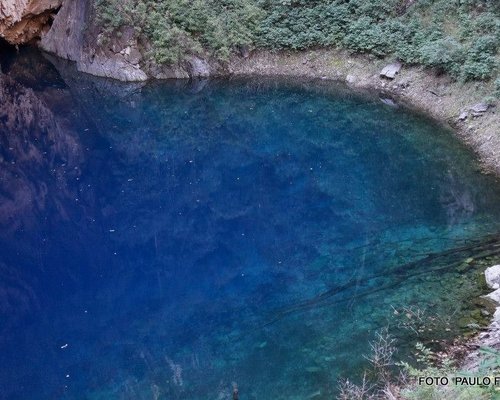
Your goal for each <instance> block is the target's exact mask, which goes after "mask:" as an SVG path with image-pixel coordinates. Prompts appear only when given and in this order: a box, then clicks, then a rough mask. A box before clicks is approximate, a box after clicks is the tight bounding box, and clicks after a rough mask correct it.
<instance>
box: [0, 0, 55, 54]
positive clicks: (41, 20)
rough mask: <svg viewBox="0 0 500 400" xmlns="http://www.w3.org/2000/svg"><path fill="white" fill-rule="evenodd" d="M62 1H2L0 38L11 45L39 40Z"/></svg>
mask: <svg viewBox="0 0 500 400" xmlns="http://www.w3.org/2000/svg"><path fill="white" fill-rule="evenodd" d="M62 1H63V0H2V1H1V2H0V36H1V37H3V38H4V39H5V40H7V42H9V43H11V44H22V43H27V42H29V41H31V40H33V39H36V38H40V37H41V36H42V35H43V34H44V32H46V31H47V30H48V29H49V28H50V24H51V22H52V19H53V17H54V13H55V12H56V11H57V10H58V8H59V7H61V4H62Z"/></svg>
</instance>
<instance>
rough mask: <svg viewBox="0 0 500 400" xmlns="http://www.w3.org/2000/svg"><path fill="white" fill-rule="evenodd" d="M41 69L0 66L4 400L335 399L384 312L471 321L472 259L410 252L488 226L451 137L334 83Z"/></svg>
mask: <svg viewBox="0 0 500 400" xmlns="http://www.w3.org/2000/svg"><path fill="white" fill-rule="evenodd" d="M6 60H7V59H6ZM57 67H58V69H56V68H55V67H54V66H53V65H52V64H50V63H49V62H48V61H46V60H45V59H44V58H42V57H41V56H40V55H39V54H36V53H35V54H33V53H30V52H22V53H21V54H20V55H17V56H13V57H12V58H8V61H5V60H4V64H3V65H2V71H3V73H2V74H1V80H0V89H1V97H0V106H1V109H0V110H1V111H0V140H1V143H0V227H1V230H0V317H1V318H0V388H1V389H0V391H1V392H0V399H9V400H12V399H31V400H38V399H92V400H97V399H190V400H198V399H203V400H206V399H219V400H223V399H231V387H232V385H233V382H234V383H236V384H237V385H238V387H239V392H240V399H242V400H247V399H248V400H250V399H255V400H257V399H258V400H265V399H274V400H278V399H287V400H293V399H309V398H311V399H312V398H314V399H330V398H332V396H334V395H335V393H336V391H337V380H338V378H339V377H352V378H355V377H356V376H358V377H359V376H360V373H361V371H362V370H363V368H364V367H365V366H366V361H365V359H364V358H363V354H366V353H367V352H368V351H369V344H368V343H369V341H370V340H372V339H373V338H374V334H375V332H377V330H379V329H381V328H383V327H385V326H388V325H389V326H392V325H391V324H393V325H394V324H395V322H394V321H393V316H394V309H398V308H401V307H416V306H418V307H420V308H422V309H428V310H432V312H433V313H435V315H436V316H441V317H442V318H443V320H444V318H445V317H449V316H453V315H457V316H461V317H462V318H465V319H467V318H468V315H469V314H468V313H469V311H470V310H469V308H468V307H469V306H470V302H471V301H473V297H474V296H475V295H477V291H476V285H475V283H474V282H475V280H474V279H473V278H474V276H475V272H474V271H472V272H468V270H466V269H465V268H451V269H449V268H448V269H439V270H433V265H432V263H415V264H412V262H413V261H415V260H419V259H422V257H425V256H426V255H427V254H429V253H435V252H439V251H444V250H447V249H450V248H453V247H457V246H460V245H463V244H464V243H468V242H469V241H470V239H472V238H478V237H483V236H485V235H489V234H494V233H497V232H498V231H499V227H500V202H499V201H498V199H499V198H500V197H499V196H500V186H499V185H498V183H497V182H495V181H494V179H493V178H491V177H487V176H484V175H481V174H480V173H479V172H478V168H477V164H476V162H475V160H474V157H473V155H472V154H471V153H470V152H469V151H468V150H467V149H465V148H464V147H463V146H462V145H460V144H459V143H458V142H457V140H456V139H455V138H454V137H453V136H452V135H451V134H450V132H448V131H446V130H444V129H443V128H441V127H440V126H437V125H436V124H435V123H433V122H431V121H429V120H427V119H425V118H423V117H422V116H419V115H417V114H415V113H412V112H409V111H406V110H404V109H402V108H393V107H389V106H387V105H385V104H383V103H382V102H381V101H380V99H379V98H378V97H377V96H374V95H371V94H360V93H353V92H351V91H349V90H347V89H345V88H343V87H341V86H336V85H334V84H332V83H325V82H311V81H304V82H302V81H297V80H294V81H293V82H290V81H286V80H273V79H267V80H266V79H255V78H253V79H250V78H249V79H236V80H224V81H208V82H207V81H205V82H184V81H182V82H162V83H151V84H147V85H142V84H141V85H136V84H129V85H126V84H120V83H116V82H110V81H106V80H102V79H98V78H92V77H89V76H85V75H80V74H78V73H77V72H75V71H73V70H72V68H71V67H66V66H61V65H58V66H57ZM468 310H469V311H468ZM396 324H397V323H396ZM436 329H437V331H436V332H434V333H430V334H429V338H430V337H432V336H433V335H437V336H439V335H441V336H440V337H442V338H451V337H452V336H453V335H455V334H457V333H459V332H460V329H461V327H460V326H458V325H457V324H451V325H450V326H447V327H446V329H444V327H442V329H441V330H439V328H436ZM394 333H395V334H396V335H397V336H398V340H399V341H400V343H401V346H402V354H401V357H404V344H405V343H408V346H410V343H411V341H412V340H415V339H416V338H415V337H414V335H413V334H412V332H409V331H408V332H405V331H404V330H401V329H394ZM412 335H413V336H412Z"/></svg>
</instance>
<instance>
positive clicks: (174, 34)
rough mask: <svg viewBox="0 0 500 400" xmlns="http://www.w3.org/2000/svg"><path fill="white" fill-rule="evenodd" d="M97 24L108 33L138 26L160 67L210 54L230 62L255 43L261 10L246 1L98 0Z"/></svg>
mask: <svg viewBox="0 0 500 400" xmlns="http://www.w3.org/2000/svg"><path fill="white" fill-rule="evenodd" d="M96 9H97V21H98V22H100V23H101V24H103V25H104V26H105V27H106V28H107V31H108V32H111V33H113V32H116V31H117V29H118V28H119V27H120V26H124V25H128V26H133V27H135V28H136V30H137V31H138V32H140V33H142V34H143V35H144V36H145V37H146V38H147V39H148V40H149V42H150V43H151V45H152V47H153V50H152V56H153V57H154V59H155V60H156V61H157V62H158V63H167V64H171V63H176V62H179V61H181V60H182V59H183V58H184V57H185V56H186V55H189V54H199V53H202V52H203V51H207V52H209V53H210V55H212V56H214V57H216V58H218V59H221V60H225V59H227V57H228V56H229V54H230V52H231V51H232V50H234V49H235V48H237V47H238V46H243V45H250V44H252V43H253V41H254V39H255V38H254V34H255V31H256V30H257V26H258V24H259V20H260V17H261V12H262V11H261V10H260V9H259V8H258V7H256V6H255V5H254V4H253V3H252V2H249V1H245V0H222V1H218V0H192V1H191V0H169V1H155V0H138V1H137V0H135V1H134V0H125V1H123V0H97V3H96Z"/></svg>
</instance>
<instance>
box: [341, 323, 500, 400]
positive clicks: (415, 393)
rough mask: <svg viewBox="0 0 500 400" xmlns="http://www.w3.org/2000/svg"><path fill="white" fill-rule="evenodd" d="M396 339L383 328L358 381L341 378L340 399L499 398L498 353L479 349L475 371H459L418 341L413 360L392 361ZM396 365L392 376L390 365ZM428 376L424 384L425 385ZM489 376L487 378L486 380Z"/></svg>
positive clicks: (435, 399)
mask: <svg viewBox="0 0 500 400" xmlns="http://www.w3.org/2000/svg"><path fill="white" fill-rule="evenodd" d="M395 342H396V341H395V339H394V338H393V337H392V336H391V335H390V334H388V331H387V330H382V331H381V332H379V333H378V334H377V336H376V339H375V340H374V341H373V342H371V354H370V356H367V357H366V358H367V360H368V361H369V362H370V369H369V370H367V371H365V373H364V375H363V378H362V380H361V382H360V383H359V384H355V383H352V382H350V381H349V380H342V381H340V383H339V391H340V395H339V400H382V399H384V400H387V399H394V400H396V399H401V400H456V399H461V400H492V399H500V388H499V387H498V385H495V379H494V377H495V376H498V373H499V371H500V352H499V351H497V350H495V349H492V348H487V347H484V348H481V349H480V357H479V365H478V368H477V371H475V372H474V373H471V372H464V371H461V370H460V369H459V368H458V367H457V366H456V365H455V364H456V363H455V361H454V360H453V359H451V358H450V357H449V356H447V355H446V354H442V353H441V354H440V353H435V352H433V351H432V350H430V349H429V348H427V347H425V346H424V345H423V344H421V343H417V345H416V354H415V356H416V357H415V358H416V362H417V364H418V365H419V367H414V366H412V365H410V364H408V363H405V362H401V363H396V362H394V354H395V352H396V347H395ZM393 366H397V367H399V374H398V375H395V374H394V373H393V370H392V369H391V367H393ZM426 378H427V384H425V382H426ZM488 379H489V380H488Z"/></svg>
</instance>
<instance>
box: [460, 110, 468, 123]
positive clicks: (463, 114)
mask: <svg viewBox="0 0 500 400" xmlns="http://www.w3.org/2000/svg"><path fill="white" fill-rule="evenodd" d="M468 116H469V113H468V112H467V111H464V112H461V113H460V115H459V116H458V119H459V120H460V121H465V120H466V119H467V117H468Z"/></svg>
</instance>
